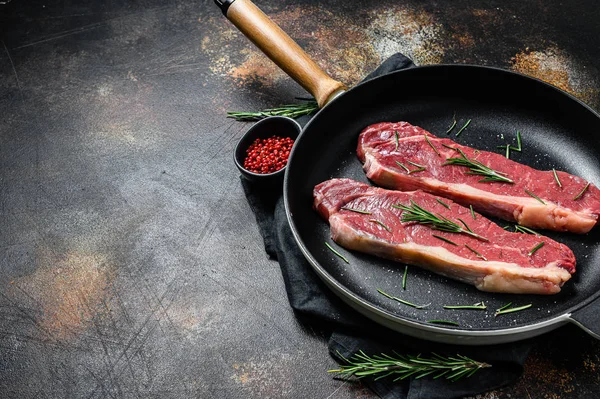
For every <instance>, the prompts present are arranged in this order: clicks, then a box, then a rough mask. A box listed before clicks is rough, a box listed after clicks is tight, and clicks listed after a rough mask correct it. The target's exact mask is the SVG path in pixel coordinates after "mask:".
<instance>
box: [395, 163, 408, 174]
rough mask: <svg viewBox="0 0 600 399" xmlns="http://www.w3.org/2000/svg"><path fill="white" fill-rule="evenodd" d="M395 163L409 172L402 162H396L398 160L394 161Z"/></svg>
mask: <svg viewBox="0 0 600 399" xmlns="http://www.w3.org/2000/svg"><path fill="white" fill-rule="evenodd" d="M396 165H398V166H400V167H402V169H404V170H405V171H407V172H409V173H410V169H408V168H407V167H406V165H404V164H403V163H402V162H398V161H396Z"/></svg>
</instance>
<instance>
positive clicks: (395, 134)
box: [394, 130, 400, 151]
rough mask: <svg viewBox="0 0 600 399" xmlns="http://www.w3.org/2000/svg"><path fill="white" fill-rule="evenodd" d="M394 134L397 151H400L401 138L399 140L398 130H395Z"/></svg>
mask: <svg viewBox="0 0 600 399" xmlns="http://www.w3.org/2000/svg"><path fill="white" fill-rule="evenodd" d="M394 136H395V137H396V151H398V144H400V142H399V140H398V131H397V130H396V131H394Z"/></svg>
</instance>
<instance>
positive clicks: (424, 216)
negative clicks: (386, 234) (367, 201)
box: [392, 200, 489, 241]
mask: <svg viewBox="0 0 600 399" xmlns="http://www.w3.org/2000/svg"><path fill="white" fill-rule="evenodd" d="M410 203H411V206H406V205H402V204H395V205H392V207H393V208H396V209H401V210H403V211H404V212H402V221H403V222H416V223H419V224H423V225H430V226H431V228H433V229H435V230H440V231H446V232H449V233H462V234H467V235H470V236H472V237H475V238H477V239H479V240H482V241H489V240H488V239H487V238H485V237H482V236H480V235H479V234H476V233H475V232H473V230H471V229H470V228H469V226H467V225H466V224H465V223H464V222H463V221H462V220H461V223H463V224H464V225H465V228H463V227H461V226H460V225H459V224H458V223H456V222H453V221H451V220H450V219H448V218H446V217H444V216H442V215H440V214H437V215H435V214H433V213H432V212H430V211H428V210H426V209H424V208H422V207H420V206H419V205H417V204H416V203H415V202H414V201H413V200H410ZM459 220H460V219H459Z"/></svg>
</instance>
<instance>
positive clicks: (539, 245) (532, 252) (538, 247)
mask: <svg viewBox="0 0 600 399" xmlns="http://www.w3.org/2000/svg"><path fill="white" fill-rule="evenodd" d="M544 244H545V242H544V241H542V242H540V243H539V244H538V245H536V246H535V247H533V249H532V250H531V251H529V253H528V254H527V255H529V256H531V255H533V254H534V253H536V252H537V250H538V249H540V248H541V247H543V246H544Z"/></svg>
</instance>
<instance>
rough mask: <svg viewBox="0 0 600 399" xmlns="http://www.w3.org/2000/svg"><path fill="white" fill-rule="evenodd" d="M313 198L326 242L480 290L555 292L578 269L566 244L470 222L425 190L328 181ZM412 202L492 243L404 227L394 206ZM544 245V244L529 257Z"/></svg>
mask: <svg viewBox="0 0 600 399" xmlns="http://www.w3.org/2000/svg"><path fill="white" fill-rule="evenodd" d="M313 196H314V204H313V205H314V208H315V210H317V212H318V213H319V214H320V215H321V216H322V217H323V218H324V219H325V220H327V221H328V222H329V224H330V226H331V237H332V238H333V240H334V241H335V242H336V243H338V244H339V245H341V246H343V247H345V248H347V249H350V250H356V251H360V252H365V253H368V254H372V255H377V256H380V257H383V258H388V259H392V260H396V261H399V262H405V263H408V264H412V265H416V266H421V267H423V268H426V269H429V270H431V271H433V272H436V273H439V274H442V275H444V276H447V277H450V278H454V279H457V280H460V281H463V282H466V283H469V284H472V285H474V286H475V287H477V288H478V289H479V290H482V291H490V292H503V293H531V294H555V293H557V292H559V291H560V287H561V286H562V285H563V284H564V282H565V281H567V280H569V278H571V274H572V273H574V272H575V256H574V255H573V252H572V251H571V250H570V249H569V248H568V247H567V246H565V245H563V244H560V243H558V242H556V241H553V240H551V239H550V238H548V237H544V236H540V235H530V234H521V233H511V232H508V231H506V230H504V229H502V228H501V227H499V226H497V225H496V224H494V223H493V222H491V221H490V220H488V219H486V218H485V217H483V216H481V215H478V214H477V215H476V218H475V219H473V218H472V215H471V212H470V210H469V209H467V208H464V207H463V206H461V205H458V204H456V203H454V202H452V201H449V200H446V199H443V200H442V201H444V203H445V204H446V205H448V207H449V208H446V207H445V206H444V205H443V204H441V203H440V202H438V199H440V197H437V196H434V195H431V194H428V193H425V192H422V191H414V192H401V191H392V190H386V189H383V188H378V187H372V186H369V185H367V184H364V183H360V182H357V181H354V180H351V179H332V180H327V181H325V182H323V183H321V184H319V185H317V186H316V187H315V188H314V192H313ZM411 200H412V201H414V202H415V203H417V204H418V205H419V206H421V207H423V208H425V209H427V210H429V211H431V212H433V213H435V214H438V215H441V216H444V217H446V218H448V219H450V220H458V219H462V220H464V221H466V222H467V223H468V225H469V227H470V228H471V229H472V230H473V231H474V232H476V233H477V234H479V235H481V236H483V237H485V238H486V239H488V240H489V241H482V240H480V239H477V238H475V237H472V236H470V235H465V234H460V233H449V232H442V231H439V230H434V229H432V227H430V226H428V225H423V224H418V223H415V222H403V221H402V212H403V211H402V210H401V209H397V208H395V207H393V206H392V205H398V204H403V205H407V206H410V201H411ZM357 210H360V211H362V212H368V213H359V212H357ZM433 234H435V235H437V236H439V237H443V238H445V239H447V240H450V241H451V242H452V243H450V242H448V241H444V240H442V239H439V238H436V237H434V236H433ZM541 242H544V245H543V246H542V247H541V248H540V249H538V250H537V251H535V252H534V253H533V254H532V255H529V253H530V252H531V250H532V249H533V248H535V247H536V246H537V245H539V244H540V243H541ZM467 245H468V246H469V247H470V248H468V247H467ZM473 250H475V251H477V253H475V252H474V251H473Z"/></svg>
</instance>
